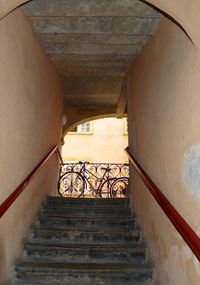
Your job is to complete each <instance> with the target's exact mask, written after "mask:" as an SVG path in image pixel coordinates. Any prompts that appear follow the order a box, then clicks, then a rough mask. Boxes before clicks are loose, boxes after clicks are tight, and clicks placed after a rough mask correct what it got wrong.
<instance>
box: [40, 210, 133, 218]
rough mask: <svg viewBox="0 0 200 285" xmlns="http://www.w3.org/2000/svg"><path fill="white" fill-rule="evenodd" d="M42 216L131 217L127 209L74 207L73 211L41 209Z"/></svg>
mask: <svg viewBox="0 0 200 285" xmlns="http://www.w3.org/2000/svg"><path fill="white" fill-rule="evenodd" d="M41 214H42V215H51V214H52V215H54V216H65V217H66V218H68V217H101V218H102V219H103V218H106V217H111V218H113V217H115V218H116V217H119V218H120V217H131V211H130V210H129V209H128V208H127V209H126V208H125V209H109V208H108V209H99V208H94V209H91V208H90V209H76V208H75V207H74V208H73V209H71V208H70V209H67V208H66V209H63V208H62V209H60V208H59V207H56V208H55V209H52V208H49V207H48V208H47V207H45V208H43V209H42V211H41Z"/></svg>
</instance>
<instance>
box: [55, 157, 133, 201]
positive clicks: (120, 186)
mask: <svg viewBox="0 0 200 285" xmlns="http://www.w3.org/2000/svg"><path fill="white" fill-rule="evenodd" d="M128 180H129V165H128V164H117V163H89V162H81V161H80V162H78V163H65V164H63V165H61V169H60V179H59V183H58V192H59V194H60V195H61V196H62V197H64V198H79V197H82V198H84V197H85V198H125V197H126V194H127V186H128Z"/></svg>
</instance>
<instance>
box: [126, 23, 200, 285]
mask: <svg viewBox="0 0 200 285" xmlns="http://www.w3.org/2000/svg"><path fill="white" fill-rule="evenodd" d="M199 66H200V53H199V50H198V49H196V48H194V46H193V45H192V43H191V42H190V41H189V40H188V38H187V37H186V36H185V34H184V33H183V32H182V31H181V30H180V29H179V28H178V27H177V26H176V25H175V24H173V23H172V22H171V21H169V20H167V19H165V20H164V21H163V22H162V24H161V25H160V27H159V29H158V31H157V32H156V34H155V36H154V37H152V38H151V39H150V41H149V42H148V44H147V45H146V47H145V48H144V50H143V52H142V53H141V55H140V56H139V58H138V59H137V61H136V63H135V64H134V65H133V67H132V68H131V70H130V74H129V82H130V90H129V95H128V114H129V134H130V138H129V140H130V142H129V143H130V147H131V150H132V152H133V153H135V154H136V157H137V159H138V160H139V162H140V163H141V164H142V166H143V167H144V169H145V170H146V171H147V173H148V174H149V175H150V176H151V177H152V179H153V180H154V181H155V182H156V183H157V185H158V186H159V187H160V188H161V189H162V191H163V193H164V194H165V195H166V196H167V198H168V199H169V200H170V201H171V202H172V203H173V204H174V205H175V207H176V208H177V209H178V211H179V212H180V213H181V214H182V215H183V217H184V218H185V219H186V221H187V222H188V223H189V224H190V225H191V227H192V228H193V229H194V230H195V231H196V232H197V234H198V235H200V223H199V212H200V200H199V197H200V183H198V186H199V187H196V186H197V182H199V181H200V174H199V170H200V151H199V149H200V129H199V122H200V107H199V106H200V95H199V94H200V69H199ZM131 176H132V177H133V176H135V179H134V182H133V183H132V197H131V199H132V204H133V205H134V207H135V210H136V213H137V215H138V217H139V222H140V224H141V226H142V228H143V230H144V236H145V239H146V241H147V242H148V244H149V246H150V253H151V256H152V258H153V259H154V262H155V265H156V271H157V274H158V277H159V281H160V284H162V285H197V284H200V265H199V262H198V261H197V259H196V258H195V257H194V255H193V254H192V253H191V251H190V250H189V248H188V247H187V246H186V244H185V242H184V241H183V240H182V238H181V237H180V236H179V234H178V233H177V232H176V230H175V229H174V227H173V226H172V225H171V223H170V222H169V221H168V219H167V218H166V217H165V215H164V214H163V212H162V210H161V209H160V208H159V207H158V206H157V204H156V202H155V201H154V200H153V198H152V197H151V196H150V194H149V193H148V192H147V191H146V188H145V187H144V186H143V184H142V182H141V181H140V179H139V178H138V176H137V175H135V174H134V172H133V171H132V172H131ZM195 187H196V188H195Z"/></svg>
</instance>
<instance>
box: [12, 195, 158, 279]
mask: <svg viewBox="0 0 200 285" xmlns="http://www.w3.org/2000/svg"><path fill="white" fill-rule="evenodd" d="M11 284H13V285H14V284H15V285H18V284H19V285H22V284H27V285H28V284H31V285H33V284H34V285H42V284H46V285H47V284H50V285H64V284H67V285H86V284H88V285H90V284H93V285H97V284H98V285H103V284H106V285H111V284H112V285H113V284H115V285H147V284H148V285H150V284H155V283H154V281H153V268H152V266H151V265H150V264H149V263H148V259H147V249H146V246H145V245H144V243H143V242H142V238H141V232H140V230H139V229H138V227H137V224H136V219H135V217H133V216H132V215H131V212H130V210H129V208H128V206H127V201H126V200H125V199H62V198H48V200H47V203H46V204H45V205H44V207H43V209H42V211H41V214H40V216H39V219H38V221H37V222H36V224H35V225H34V227H33V228H32V231H31V234H30V236H29V238H28V239H27V240H26V242H25V244H24V253H23V256H22V258H21V259H20V260H19V261H18V262H17V263H16V265H15V268H14V277H13V281H12V282H11Z"/></svg>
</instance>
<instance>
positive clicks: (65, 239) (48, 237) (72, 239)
mask: <svg viewBox="0 0 200 285" xmlns="http://www.w3.org/2000/svg"><path fill="white" fill-rule="evenodd" d="M140 241H141V234H140V231H138V230H134V231H127V232H121V231H115V232H114V231H107V232H102V230H99V231H84V230H83V231H80V230H73V231H69V230H58V229H55V230H53V229H34V230H33V231H32V233H31V234H30V236H29V239H28V241H27V242H30V243H36V242H37V243H45V244H55V245H57V244H68V243H76V244H78V243H81V244H88V243H89V244H101V245H102V244H107V243H108V244H109V245H111V244H119V243H120V244H121V243H128V244H130V243H131V244H132V243H133V242H137V243H139V242H140Z"/></svg>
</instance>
